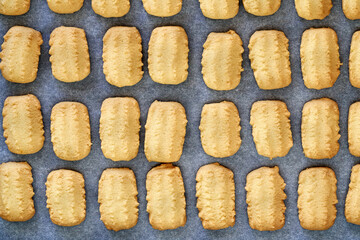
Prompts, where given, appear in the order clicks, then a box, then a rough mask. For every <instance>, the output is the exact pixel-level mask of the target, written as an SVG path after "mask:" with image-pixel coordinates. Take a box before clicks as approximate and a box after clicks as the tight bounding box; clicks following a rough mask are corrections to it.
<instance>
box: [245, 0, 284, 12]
mask: <svg viewBox="0 0 360 240" xmlns="http://www.w3.org/2000/svg"><path fill="white" fill-rule="evenodd" d="M243 4H244V8H245V11H247V12H248V13H251V14H253V15H255V16H269V15H273V14H274V13H276V11H277V10H279V8H280V5H281V0H243Z"/></svg>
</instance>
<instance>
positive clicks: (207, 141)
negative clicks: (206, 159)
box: [199, 101, 241, 158]
mask: <svg viewBox="0 0 360 240" xmlns="http://www.w3.org/2000/svg"><path fill="white" fill-rule="evenodd" d="M199 129H200V135H201V144H202V147H203V149H204V151H205V153H206V154H208V155H210V156H213V157H217V158H224V157H229V156H232V155H234V154H235V153H236V152H237V151H238V150H239V148H240V145H241V137H240V130H241V127H240V117H239V111H238V109H237V107H236V106H235V104H234V103H232V102H227V101H224V102H220V103H209V104H205V105H204V107H203V109H202V112H201V121H200V126H199Z"/></svg>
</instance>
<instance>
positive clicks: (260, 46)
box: [249, 30, 291, 90]
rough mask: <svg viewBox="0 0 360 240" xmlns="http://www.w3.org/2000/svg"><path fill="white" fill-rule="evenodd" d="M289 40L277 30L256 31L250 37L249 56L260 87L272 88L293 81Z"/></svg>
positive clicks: (281, 86)
mask: <svg viewBox="0 0 360 240" xmlns="http://www.w3.org/2000/svg"><path fill="white" fill-rule="evenodd" d="M288 47H289V40H288V39H287V37H286V36H285V34H284V33H283V32H281V31H277V30H261V31H256V32H255V33H254V34H253V35H252V36H251V38H250V42H249V58H250V61H251V68H252V69H253V71H254V76H255V80H256V83H257V84H258V86H259V88H261V89H265V90H272V89H278V88H284V87H287V86H289V85H290V83H291V68H290V59H289V56H290V53H289V50H288Z"/></svg>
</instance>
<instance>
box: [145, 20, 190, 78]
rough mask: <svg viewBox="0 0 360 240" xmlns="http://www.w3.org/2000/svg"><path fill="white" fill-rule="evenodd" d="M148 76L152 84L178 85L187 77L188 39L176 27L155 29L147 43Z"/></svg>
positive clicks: (183, 31)
mask: <svg viewBox="0 0 360 240" xmlns="http://www.w3.org/2000/svg"><path fill="white" fill-rule="evenodd" d="M148 52H149V57H148V65H149V74H150V77H151V79H152V80H153V81H154V82H157V83H161V84H173V85H176V84H180V83H182V82H184V81H185V80H186V78H187V76H188V67H189V65H188V53H189V47H188V38H187V35H186V32H185V30H184V29H183V28H182V27H178V26H166V27H157V28H155V29H154V30H153V31H152V33H151V37H150V41H149V50H148Z"/></svg>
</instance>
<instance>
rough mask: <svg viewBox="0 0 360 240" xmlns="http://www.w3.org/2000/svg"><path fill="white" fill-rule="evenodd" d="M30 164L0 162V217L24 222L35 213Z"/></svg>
mask: <svg viewBox="0 0 360 240" xmlns="http://www.w3.org/2000/svg"><path fill="white" fill-rule="evenodd" d="M32 182H33V178H32V173H31V166H30V165H29V164H28V163H27V162H7V163H2V164H0V217H1V218H2V219H4V220H7V221H10V222H24V221H27V220H29V219H31V218H32V217H33V216H34V214H35V208H34V201H33V199H32V197H33V196H34V190H33V187H32Z"/></svg>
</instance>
